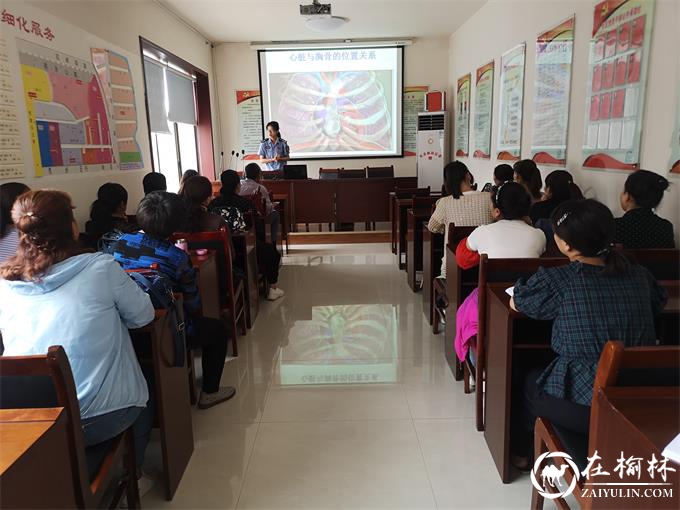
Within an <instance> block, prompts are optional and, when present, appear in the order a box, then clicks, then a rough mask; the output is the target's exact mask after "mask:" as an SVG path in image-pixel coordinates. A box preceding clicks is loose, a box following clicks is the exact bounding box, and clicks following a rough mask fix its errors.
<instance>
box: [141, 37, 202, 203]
mask: <svg viewBox="0 0 680 510" xmlns="http://www.w3.org/2000/svg"><path fill="white" fill-rule="evenodd" d="M140 45H141V49H142V53H143V56H144V58H143V60H144V79H145V86H146V106H147V115H148V118H149V136H150V139H151V148H152V160H153V168H154V170H155V171H157V172H161V173H162V174H163V175H165V178H166V180H167V183H168V191H173V192H176V191H177V190H178V189H179V182H180V179H181V176H182V174H183V173H184V172H185V171H186V170H189V169H193V170H197V171H198V172H199V173H201V174H203V175H206V176H208V177H209V178H211V177H213V174H214V161H213V145H212V124H211V118H210V101H209V94H210V93H209V90H208V88H207V84H208V75H207V74H206V73H204V72H203V71H201V70H199V69H197V68H195V67H193V66H192V65H191V64H189V63H188V62H185V61H183V60H182V59H180V58H178V57H176V56H174V55H171V54H169V53H168V52H166V51H165V50H162V49H161V48H159V47H157V46H155V45H154V44H153V43H150V42H149V41H146V40H145V39H142V38H140ZM206 109H207V115H206V114H205V111H206ZM201 113H203V115H201ZM199 119H200V122H199Z"/></svg>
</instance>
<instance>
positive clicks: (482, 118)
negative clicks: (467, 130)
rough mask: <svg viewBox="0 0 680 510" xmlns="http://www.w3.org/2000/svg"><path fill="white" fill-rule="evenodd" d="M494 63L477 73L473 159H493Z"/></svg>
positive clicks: (479, 69)
mask: <svg viewBox="0 0 680 510" xmlns="http://www.w3.org/2000/svg"><path fill="white" fill-rule="evenodd" d="M493 72H494V61H493V60H492V61H491V62H489V63H488V64H485V65H483V66H482V67H480V68H478V69H477V72H476V73H475V127H474V135H475V136H474V145H473V150H472V157H474V158H482V159H489V158H491V119H492V114H493Z"/></svg>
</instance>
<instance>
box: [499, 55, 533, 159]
mask: <svg viewBox="0 0 680 510" xmlns="http://www.w3.org/2000/svg"><path fill="white" fill-rule="evenodd" d="M525 52H526V44H524V43H522V44H519V45H517V46H515V47H514V48H512V49H511V50H509V51H507V52H506V53H504V54H503V56H502V57H501V78H500V80H501V90H500V107H499V115H498V140H497V143H496V145H497V155H496V157H497V158H498V159H500V160H505V161H517V160H519V158H520V155H521V149H522V108H523V101H524V57H525Z"/></svg>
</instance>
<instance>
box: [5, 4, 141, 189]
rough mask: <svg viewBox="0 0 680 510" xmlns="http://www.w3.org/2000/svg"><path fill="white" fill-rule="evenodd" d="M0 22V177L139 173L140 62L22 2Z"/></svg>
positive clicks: (13, 7)
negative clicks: (118, 171) (112, 172)
mask: <svg viewBox="0 0 680 510" xmlns="http://www.w3.org/2000/svg"><path fill="white" fill-rule="evenodd" d="M0 23H2V29H1V30H2V34H3V35H2V43H1V44H0V80H1V83H0V111H1V112H2V114H3V115H2V116H1V117H2V123H1V124H0V133H1V135H0V151H1V152H2V156H0V178H9V177H21V176H24V177H43V176H50V175H53V176H59V175H66V174H69V175H70V174H80V173H90V172H100V171H110V170H138V169H141V168H144V157H145V154H146V157H148V145H146V144H144V143H143V142H141V141H140V140H141V139H140V133H144V132H145V131H146V116H145V115H143V114H140V112H143V111H144V102H143V101H144V95H143V94H136V93H135V92H136V91H139V90H143V83H142V76H143V75H142V69H141V64H140V59H139V56H137V58H135V56H134V55H133V54H131V53H127V52H126V51H124V50H122V49H119V48H117V47H115V46H112V45H111V44H109V43H108V42H106V41H104V40H102V39H100V38H98V37H96V36H94V35H92V34H90V33H88V32H86V31H84V30H82V29H80V28H77V27H75V26H73V25H70V24H68V23H66V22H64V21H63V20H61V19H59V18H57V17H54V16H52V15H50V14H48V13H46V12H44V11H42V10H40V9H37V8H35V7H32V6H30V5H25V4H23V3H14V4H12V6H11V7H10V6H8V7H7V8H6V9H3V12H2V19H1V20H0ZM143 138H145V137H143ZM24 165H25V166H24ZM29 168H31V170H29Z"/></svg>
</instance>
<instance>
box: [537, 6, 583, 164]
mask: <svg viewBox="0 0 680 510" xmlns="http://www.w3.org/2000/svg"><path fill="white" fill-rule="evenodd" d="M573 54H574V16H572V17H571V18H569V19H567V20H565V21H563V22H562V23H560V24H559V25H557V26H556V27H554V28H551V29H550V30H547V31H545V32H543V33H542V34H539V36H538V37H537V38H536V71H535V73H534V114H533V125H534V128H533V130H532V135H531V157H532V159H533V160H534V161H535V162H536V163H539V164H543V165H559V166H564V165H566V164H567V135H568V133H569V93H570V90H571V63H572V58H573Z"/></svg>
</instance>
